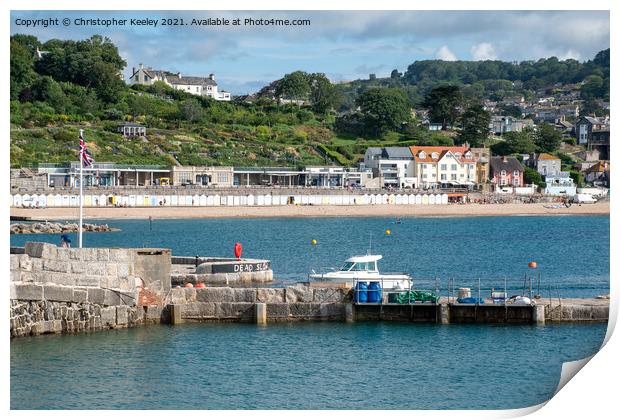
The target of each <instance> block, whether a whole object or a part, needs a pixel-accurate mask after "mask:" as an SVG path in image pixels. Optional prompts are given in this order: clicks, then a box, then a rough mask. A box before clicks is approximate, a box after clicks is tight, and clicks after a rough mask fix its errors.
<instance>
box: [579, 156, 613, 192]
mask: <svg viewBox="0 0 620 420" xmlns="http://www.w3.org/2000/svg"><path fill="white" fill-rule="evenodd" d="M585 180H586V182H588V183H590V184H593V185H597V186H603V187H607V188H609V185H610V166H609V161H605V160H601V161H599V162H597V163H596V164H594V165H592V166H591V167H590V168H588V169H586V171H585Z"/></svg>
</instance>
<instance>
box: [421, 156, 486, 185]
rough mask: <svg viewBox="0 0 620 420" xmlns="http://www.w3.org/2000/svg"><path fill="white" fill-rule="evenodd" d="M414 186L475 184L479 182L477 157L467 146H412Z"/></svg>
mask: <svg viewBox="0 0 620 420" xmlns="http://www.w3.org/2000/svg"><path fill="white" fill-rule="evenodd" d="M410 150H411V154H412V155H413V159H414V164H413V167H412V169H413V179H414V182H413V184H414V186H415V187H418V188H429V187H435V186H438V185H441V184H447V185H450V184H452V185H474V184H476V182H477V170H476V159H475V158H474V156H473V154H472V152H471V150H469V147H467V146H458V147H440V146H411V147H410Z"/></svg>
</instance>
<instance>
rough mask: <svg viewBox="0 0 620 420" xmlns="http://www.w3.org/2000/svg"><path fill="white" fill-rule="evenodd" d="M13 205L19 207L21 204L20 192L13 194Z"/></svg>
mask: <svg viewBox="0 0 620 420" xmlns="http://www.w3.org/2000/svg"><path fill="white" fill-rule="evenodd" d="M13 205H14V206H15V207H21V206H22V196H21V194H15V195H14V196H13Z"/></svg>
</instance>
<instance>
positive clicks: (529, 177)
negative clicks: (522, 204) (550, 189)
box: [523, 166, 547, 188]
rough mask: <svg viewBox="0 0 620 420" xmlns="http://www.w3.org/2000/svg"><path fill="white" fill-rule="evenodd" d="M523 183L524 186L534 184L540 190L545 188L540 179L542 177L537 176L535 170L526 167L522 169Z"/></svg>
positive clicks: (543, 182)
mask: <svg viewBox="0 0 620 420" xmlns="http://www.w3.org/2000/svg"><path fill="white" fill-rule="evenodd" d="M523 182H524V183H525V184H536V185H537V186H539V187H540V188H545V187H546V186H547V184H546V183H545V181H544V180H543V178H542V175H541V174H539V173H538V171H537V170H535V169H532V168H530V167H528V166H525V167H524V168H523Z"/></svg>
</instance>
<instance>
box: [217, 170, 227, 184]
mask: <svg viewBox="0 0 620 420" xmlns="http://www.w3.org/2000/svg"><path fill="white" fill-rule="evenodd" d="M217 182H218V183H220V184H224V183H227V182H228V174H227V173H222V172H220V173H218V174H217Z"/></svg>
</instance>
